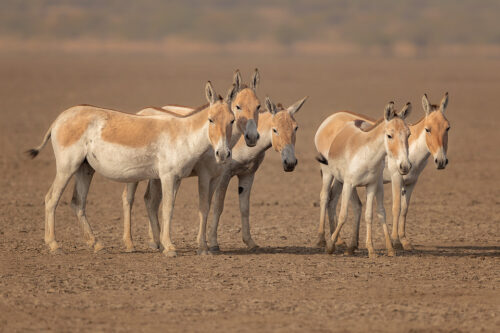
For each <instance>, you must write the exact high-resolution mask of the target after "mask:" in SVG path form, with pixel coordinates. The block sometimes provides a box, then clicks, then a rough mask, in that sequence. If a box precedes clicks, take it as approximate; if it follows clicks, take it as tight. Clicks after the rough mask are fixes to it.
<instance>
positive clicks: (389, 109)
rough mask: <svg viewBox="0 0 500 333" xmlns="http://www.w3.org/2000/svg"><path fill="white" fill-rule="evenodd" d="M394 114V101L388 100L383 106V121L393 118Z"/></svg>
mask: <svg viewBox="0 0 500 333" xmlns="http://www.w3.org/2000/svg"><path fill="white" fill-rule="evenodd" d="M395 116H396V112H394V102H392V101H391V102H389V104H387V105H386V106H385V109H384V119H385V121H389V120H391V119H392V118H394V117H395Z"/></svg>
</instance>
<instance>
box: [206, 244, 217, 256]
mask: <svg viewBox="0 0 500 333" xmlns="http://www.w3.org/2000/svg"><path fill="white" fill-rule="evenodd" d="M208 252H210V253H211V254H216V253H220V247H219V245H215V246H210V247H209V248H208Z"/></svg>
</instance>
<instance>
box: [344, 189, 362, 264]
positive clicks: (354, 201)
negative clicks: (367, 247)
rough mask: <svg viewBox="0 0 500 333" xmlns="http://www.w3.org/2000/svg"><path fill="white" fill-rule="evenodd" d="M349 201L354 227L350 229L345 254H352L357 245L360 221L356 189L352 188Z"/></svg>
mask: <svg viewBox="0 0 500 333" xmlns="http://www.w3.org/2000/svg"><path fill="white" fill-rule="evenodd" d="M351 203H352V208H353V210H354V228H353V230H352V236H351V243H350V244H349V246H348V247H347V254H349V255H353V254H354V251H355V250H357V249H358V246H359V223H360V221H361V208H362V206H361V200H360V199H359V195H358V190H357V189H353V191H352V194H351Z"/></svg>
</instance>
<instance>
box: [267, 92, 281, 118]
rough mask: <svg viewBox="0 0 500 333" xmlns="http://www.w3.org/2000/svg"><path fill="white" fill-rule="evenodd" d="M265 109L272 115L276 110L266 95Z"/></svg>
mask: <svg viewBox="0 0 500 333" xmlns="http://www.w3.org/2000/svg"><path fill="white" fill-rule="evenodd" d="M266 109H267V111H269V113H270V114H272V115H273V116H274V115H275V114H276V113H277V112H278V109H277V108H276V105H274V103H273V102H272V101H271V99H270V98H269V97H268V96H266Z"/></svg>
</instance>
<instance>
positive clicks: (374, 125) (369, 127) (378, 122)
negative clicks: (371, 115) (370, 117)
mask: <svg viewBox="0 0 500 333" xmlns="http://www.w3.org/2000/svg"><path fill="white" fill-rule="evenodd" d="M358 120H362V119H358ZM383 121H384V118H381V119H379V120H377V121H376V122H375V123H373V125H370V126H368V127H361V125H362V123H360V122H357V121H356V120H355V121H354V126H356V127H357V128H359V129H360V130H361V131H363V132H370V131H372V130H373V129H375V128H376V127H377V126H378V125H380V124H381V123H382V122H383ZM363 122H365V121H364V120H363Z"/></svg>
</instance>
